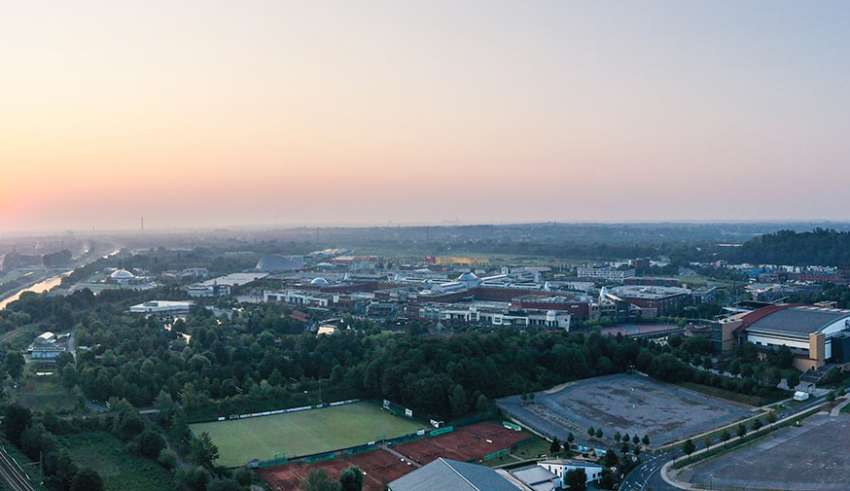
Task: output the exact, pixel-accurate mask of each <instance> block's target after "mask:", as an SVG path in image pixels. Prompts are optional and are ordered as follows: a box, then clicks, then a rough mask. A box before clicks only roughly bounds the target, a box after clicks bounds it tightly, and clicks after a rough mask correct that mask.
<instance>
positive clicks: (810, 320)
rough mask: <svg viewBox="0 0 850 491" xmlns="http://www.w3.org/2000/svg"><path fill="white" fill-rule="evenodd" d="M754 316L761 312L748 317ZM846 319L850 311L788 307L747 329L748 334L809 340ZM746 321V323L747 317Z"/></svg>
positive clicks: (757, 321) (849, 315) (758, 320)
mask: <svg viewBox="0 0 850 491" xmlns="http://www.w3.org/2000/svg"><path fill="white" fill-rule="evenodd" d="M768 308H769V307H768ZM753 314H759V311H754V312H752V313H751V314H748V315H753ZM845 318H850V310H844V309H825V308H820V307H806V306H796V307H788V308H785V309H780V310H776V311H775V312H773V313H770V314H768V315H765V316H763V317H761V318H760V319H757V320H755V321H754V322H752V324H750V325H749V326H748V327H747V333H759V334H775V335H782V336H792V337H802V338H808V336H809V334H812V333H816V332H820V331H821V330H823V329H824V328H826V327H827V326H829V325H831V324H834V323H835V322H837V321H840V320H842V319H845ZM744 321H745V322H746V317H745V318H744Z"/></svg>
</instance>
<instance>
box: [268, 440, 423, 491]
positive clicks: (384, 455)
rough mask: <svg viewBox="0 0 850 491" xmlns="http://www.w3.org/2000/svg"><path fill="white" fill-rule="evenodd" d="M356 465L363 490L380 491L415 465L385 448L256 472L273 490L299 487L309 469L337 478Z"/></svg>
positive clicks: (289, 489)
mask: <svg viewBox="0 0 850 491" xmlns="http://www.w3.org/2000/svg"><path fill="white" fill-rule="evenodd" d="M352 465H356V466H357V467H359V468H360V470H362V471H363V472H364V479H363V490H364V491H384V490H385V489H386V487H387V483H389V482H390V481H395V480H396V479H398V478H399V477H401V476H403V475H405V474H407V473H408V472H410V471H412V470H414V469H415V468H416V467H413V466H412V465H409V464H407V463H405V462H402V461H401V459H399V458H398V457H396V456H395V455H392V454H391V453H389V452H387V451H385V450H380V449H379V450H374V451H371V452H368V453H363V454H359V455H353V456H346V457H340V458H338V459H335V460H329V461H327V462H318V463H315V464H307V463H300V462H299V463H293V464H287V465H284V466H281V467H274V468H271V469H263V470H261V471H259V473H260V477H262V479H263V480H264V481H266V482H267V483H268V484H269V486H270V487H271V488H272V489H274V490H275V491H284V490H285V491H291V490H297V489H300V484H301V480H302V479H304V478H305V477H307V475H308V474H309V473H310V471H312V470H315V469H324V470H325V472H327V473H328V477H330V478H331V479H333V480H337V479H339V475H340V474H342V471H344V470H345V469H347V468H348V467H350V466H352Z"/></svg>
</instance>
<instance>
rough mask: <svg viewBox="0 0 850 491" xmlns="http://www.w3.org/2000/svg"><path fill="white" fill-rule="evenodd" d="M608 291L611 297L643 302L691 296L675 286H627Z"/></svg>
mask: <svg viewBox="0 0 850 491" xmlns="http://www.w3.org/2000/svg"><path fill="white" fill-rule="evenodd" d="M608 291H609V292H610V293H611V294H612V295H616V296H618V297H621V298H640V299H645V300H659V299H662V298H669V297H675V296H678V295H690V294H691V290H688V289H687V288H679V287H675V286H645V285H627V286H618V287H614V288H611V289H609V290H608Z"/></svg>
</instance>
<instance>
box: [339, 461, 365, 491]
mask: <svg viewBox="0 0 850 491" xmlns="http://www.w3.org/2000/svg"><path fill="white" fill-rule="evenodd" d="M339 486H340V490H341V491H362V489H363V471H361V470H360V468H359V467H356V466H351V467H349V468H348V469H345V470H344V471H342V474H340V476H339Z"/></svg>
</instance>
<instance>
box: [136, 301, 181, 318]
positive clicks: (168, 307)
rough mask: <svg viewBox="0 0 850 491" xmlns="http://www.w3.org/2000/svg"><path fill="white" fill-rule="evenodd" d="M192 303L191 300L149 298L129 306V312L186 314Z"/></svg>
mask: <svg viewBox="0 0 850 491" xmlns="http://www.w3.org/2000/svg"><path fill="white" fill-rule="evenodd" d="M193 304H194V303H193V302H191V301H173V300H151V301H150V302H145V303H140V304H138V305H133V306H132V307H130V313H131V314H159V315H163V314H168V315H181V314H188V313H189V310H190V309H191V308H192V305H193Z"/></svg>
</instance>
